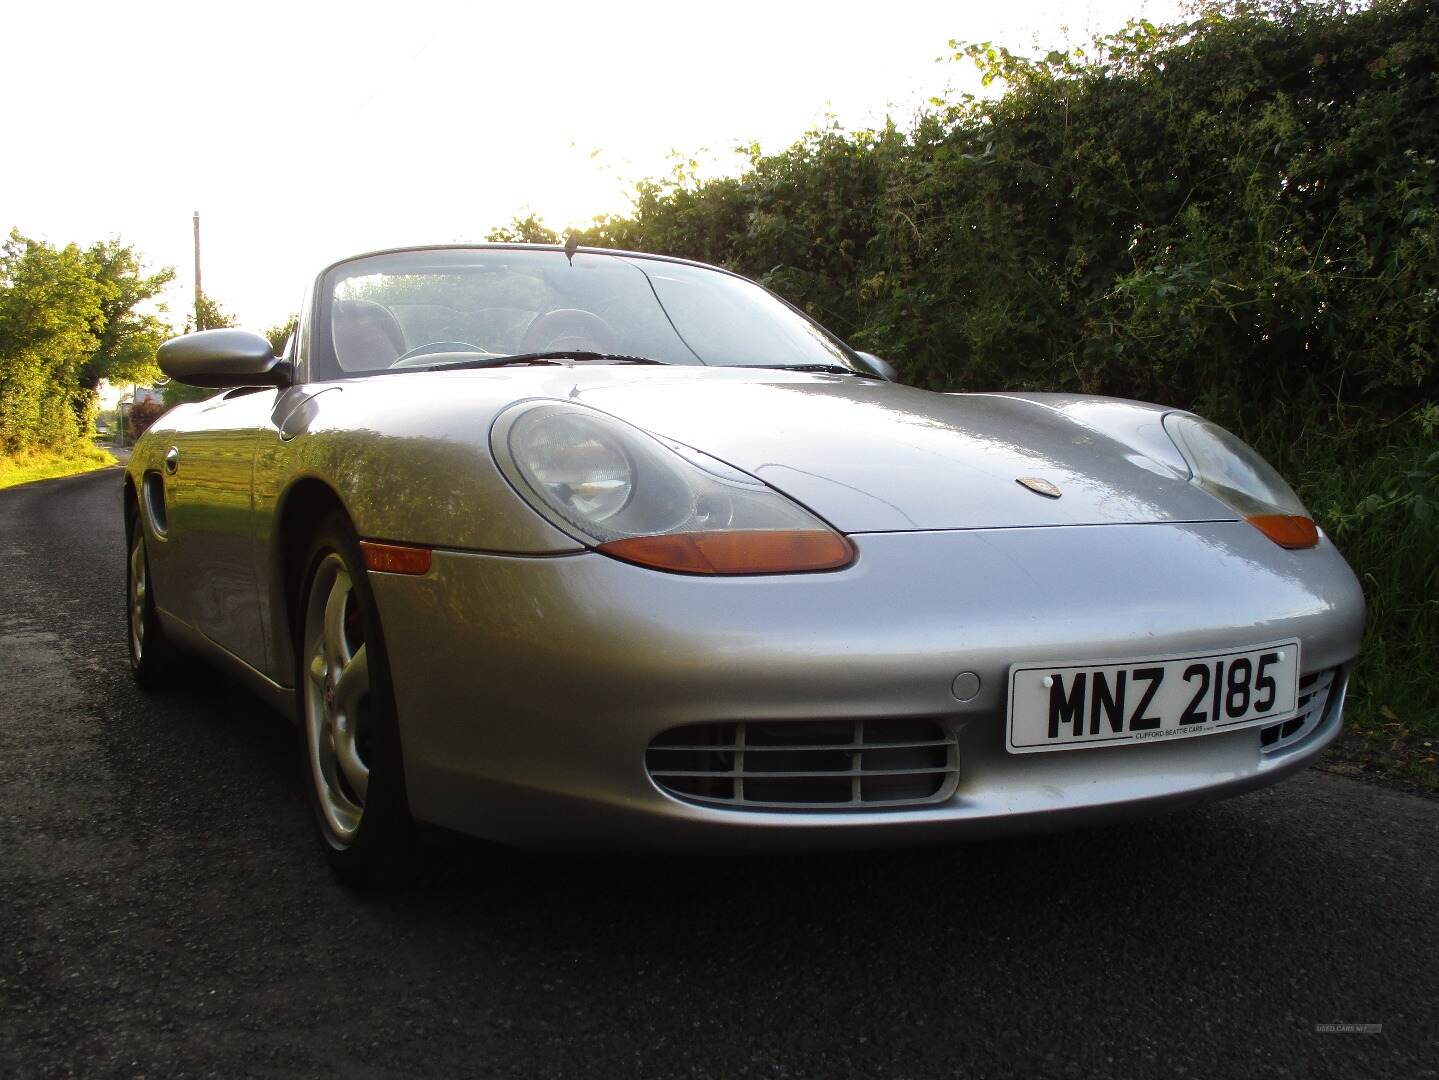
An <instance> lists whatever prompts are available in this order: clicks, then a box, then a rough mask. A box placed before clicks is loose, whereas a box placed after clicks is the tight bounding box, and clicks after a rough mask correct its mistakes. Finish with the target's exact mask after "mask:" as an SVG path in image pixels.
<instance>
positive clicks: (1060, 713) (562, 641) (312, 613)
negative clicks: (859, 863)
mask: <svg viewBox="0 0 1439 1080" xmlns="http://www.w3.org/2000/svg"><path fill="white" fill-rule="evenodd" d="M283 351H284V355H283V356H280V357H276V356H274V355H272V350H271V348H270V346H269V344H268V343H267V342H266V341H265V339H264V338H262V337H260V336H258V335H255V334H250V333H248V332H245V331H241V330H212V331H206V332H203V333H199V334H192V335H189V336H186V337H181V338H177V339H175V340H173V341H170V342H168V343H167V344H166V345H165V346H164V347H163V348H162V349H161V352H160V363H161V365H162V367H163V368H164V369H165V371H166V372H167V373H168V374H169V375H171V376H173V377H174V378H176V379H178V380H182V381H184V382H187V383H192V384H199V385H202V386H211V387H215V388H217V389H222V390H224V392H223V393H219V394H218V395H217V396H215V397H213V398H211V399H210V400H208V401H204V402H200V403H196V404H188V405H183V406H180V407H178V408H175V409H173V410H172V411H170V412H169V413H167V414H165V415H164V416H163V417H162V418H161V419H160V420H159V422H157V423H156V424H155V425H154V426H153V427H152V428H151V429H150V430H149V431H148V432H147V433H146V434H145V435H144V436H143V438H141V439H140V441H139V443H138V444H137V446H136V447H135V451H134V455H133V457H132V458H131V460H130V464H129V467H128V471H127V474H126V482H125V499H124V512H125V522H126V535H127V537H128V538H129V574H128V583H129V584H128V611H129V635H128V636H129V648H130V661H131V664H132V666H133V668H134V672H135V676H136V678H137V679H138V680H139V681H140V683H141V684H142V685H144V686H147V687H150V686H157V685H159V684H161V683H162V682H163V681H164V680H165V679H166V678H168V677H170V676H172V675H174V674H175V673H176V671H177V669H178V668H180V667H182V666H183V665H184V664H185V663H186V662H187V661H186V660H185V659H183V657H185V656H199V657H204V658H207V659H209V660H211V661H214V662H216V663H218V664H220V665H222V666H223V667H225V668H228V669H229V670H230V671H231V672H232V673H234V674H235V675H236V676H238V678H239V679H241V680H243V681H244V682H245V683H248V684H249V685H250V686H251V687H253V688H254V689H255V690H256V691H257V692H258V694H259V695H260V696H261V697H262V698H264V699H266V700H267V701H269V702H270V703H272V704H273V705H274V706H276V707H277V708H279V709H280V710H282V711H284V712H286V713H289V714H291V715H292V716H293V717H294V719H295V720H296V722H297V727H298V729H299V735H300V740H299V741H300V743H301V745H302V748H303V754H304V758H305V760H306V762H307V775H308V777H309V783H308V785H307V787H308V789H309V794H310V798H311V802H312V803H313V807H314V812H315V820H316V822H317V824H318V832H319V836H320V838H321V841H322V846H323V848H324V850H325V851H326V852H327V854H328V856H329V858H330V860H331V863H332V865H333V866H334V868H335V869H336V871H337V872H338V873H339V874H340V875H341V876H342V877H343V878H345V879H346V880H349V881H353V882H368V881H374V880H376V879H378V878H382V877H386V876H393V875H396V874H402V873H403V872H404V871H405V869H406V868H407V867H408V866H409V865H410V860H411V859H412V857H413V853H414V851H415V849H416V834H417V826H419V825H425V826H438V827H440V828H443V829H450V830H458V831H461V832H464V833H469V834H473V835H476V836H480V837H484V838H489V839H493V840H497V841H503V842H507V843H518V844H525V845H536V846H543V847H550V848H596V847H605V848H618V849H629V850H637V849H659V850H685V851H717V850H753V849H773V848H791V847H833V846H841V845H843V846H860V845H865V846H868V845H875V844H887V843H910V842H920V841H943V840H949V839H952V838H959V837H965V836H970V835H975V834H980V833H994V832H996V831H1003V830H1012V829H1020V828H1035V827H1053V826H1060V825H1069V824H1074V823H1083V822H1090V821H1099V820H1103V819H1106V818H1111V817H1117V816H1120V815H1124V814H1130V813H1135V812H1140V811H1149V810H1152V809H1154V808H1157V807H1161V806H1174V805H1182V804H1186V803H1191V802H1196V801H1199V800H1202V799H1208V798H1213V797H1216V796H1223V795H1230V794H1234V793H1237V792H1241V791H1245V790H1247V789H1250V788H1254V787H1257V786H1259V785H1262V784H1267V783H1270V782H1272V781H1274V780H1276V779H1278V778H1280V777H1282V776H1284V775H1285V774H1287V773H1290V772H1292V771H1294V770H1295V769H1297V768H1300V767H1302V766H1303V765H1305V764H1306V763H1308V762H1310V761H1312V760H1313V759H1314V757H1315V755H1317V754H1318V753H1319V752H1320V750H1321V749H1322V748H1323V747H1324V746H1325V745H1326V744H1327V743H1328V742H1330V741H1331V740H1332V739H1333V738H1334V737H1335V735H1336V734H1337V733H1338V731H1339V728H1340V713H1341V711H1342V708H1343V702H1344V692H1345V684H1346V679H1347V677H1348V673H1349V669H1350V666H1351V664H1352V662H1353V660H1354V658H1355V656H1356V654H1357V653H1358V649H1359V639H1360V631H1361V626H1362V622H1363V599H1362V595H1361V592H1360V588H1359V585H1358V583H1357V582H1356V580H1355V578H1354V575H1353V574H1352V573H1351V572H1350V569H1349V567H1348V566H1347V565H1346V564H1345V562H1344V560H1343V558H1342V557H1341V556H1340V555H1339V553H1338V552H1337V551H1336V550H1335V548H1334V546H1333V545H1332V544H1331V543H1330V542H1329V540H1328V539H1327V538H1326V537H1325V536H1324V534H1323V533H1322V532H1321V531H1320V530H1319V529H1318V528H1317V527H1316V526H1315V524H1314V523H1313V521H1312V520H1311V519H1310V517H1309V515H1308V514H1307V513H1306V511H1305V509H1304V507H1303V505H1301V503H1300V502H1299V500H1298V499H1297V498H1296V497H1295V495H1294V493H1293V492H1292V491H1291V490H1290V488H1289V487H1288V486H1287V485H1286V484H1285V482H1284V481H1283V480H1282V479H1281V478H1280V477H1279V476H1278V475H1277V474H1276V473H1275V471H1274V470H1273V469H1272V468H1271V467H1270V466H1269V465H1267V464H1266V463H1265V462H1264V461H1263V460H1261V459H1260V457H1259V456H1258V455H1257V454H1256V453H1255V452H1254V451H1253V450H1251V449H1250V448H1249V447H1247V446H1246V445H1245V444H1244V443H1242V442H1241V441H1240V440H1238V439H1237V438H1235V437H1234V436H1233V435H1231V434H1229V433H1228V432H1227V431H1225V430H1223V429H1222V428H1220V427H1217V426H1215V425H1214V424H1212V423H1210V422H1208V421H1206V420H1204V419H1201V418H1200V417H1197V416H1195V415H1193V414H1191V413H1187V412H1183V411H1177V410H1174V409H1167V408H1164V407H1162V406H1157V405H1148V404H1141V403H1138V402H1132V401H1122V400H1117V399H1113V398H1098V397H1084V396H1076V395H1067V394H1035V393H964V394H940V393H934V392H930V391H926V390H918V389H913V388H909V387H906V386H902V385H899V384H897V383H896V382H895V381H894V378H893V372H892V370H891V369H890V368H889V367H888V365H886V364H885V363H884V362H883V361H880V360H878V359H877V358H875V357H873V356H869V355H867V354H864V353H859V352H856V351H854V350H853V349H851V348H849V347H848V346H847V345H845V344H844V343H843V342H842V341H840V340H838V339H837V338H836V337H834V336H833V335H832V334H830V333H828V332H827V331H825V330H824V329H823V328H821V327H820V326H818V325H816V324H815V323H814V322H813V321H812V320H811V319H809V318H808V317H807V316H805V315H804V314H803V313H801V312H800V311H798V310H796V309H795V308H794V307H792V306H790V305H789V304H787V303H786V302H784V301H783V300H781V299H780V298H778V297H776V296H775V295H773V294H772V293H770V292H768V291H766V290H765V289H763V288H762V287H760V286H759V285H756V284H755V283H753V282H751V281H748V280H746V279H744V278H741V277H738V276H736V275H734V274H731V273H728V272H725V271H722V270H718V269H715V268H713V267H708V266H703V265H699V264H696V263H692V262H686V261H682V260H678V259H671V258H660V257H655V256H650V255H638V254H633V253H626V252H615V251H600V250H590V249H584V248H580V249H578V250H576V249H574V248H571V249H570V250H568V251H566V250H561V249H558V248H546V247H527V246H517V245H508V246H507V245H495V246H482V247H434V248H415V249H405V250H395V251H384V252H378V253H373V254H368V255H363V256H358V257H355V258H351V259H347V260H345V261H343V262H339V263H336V264H334V265H332V266H330V267H328V268H326V269H325V270H324V271H322V272H321V273H320V274H319V275H318V277H317V278H316V279H315V280H314V282H313V285H312V286H311V288H310V290H309V293H308V294H307V296H306V299H305V301H304V305H303V308H302V311H301V315H300V320H299V326H298V329H297V331H296V333H295V335H294V336H293V337H292V339H291V340H290V342H289V344H288V346H287V347H286V348H285V349H284V350H283ZM226 388H228V389H226Z"/></svg>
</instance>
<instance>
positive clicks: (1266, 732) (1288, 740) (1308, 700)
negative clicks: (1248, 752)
mask: <svg viewBox="0 0 1439 1080" xmlns="http://www.w3.org/2000/svg"><path fill="white" fill-rule="evenodd" d="M1333 685H1334V669H1333V668H1329V669H1328V670H1327V671H1317V672H1315V673H1314V674H1312V675H1305V676H1304V677H1303V678H1301V679H1300V680H1299V700H1298V702H1297V703H1296V704H1297V705H1298V706H1299V709H1298V711H1297V712H1296V713H1295V714H1294V715H1293V716H1291V717H1290V718H1289V719H1288V720H1285V721H1283V722H1282V723H1279V724H1270V725H1269V726H1268V727H1266V728H1260V729H1259V745H1260V747H1261V748H1262V749H1263V751H1264V752H1265V753H1266V754H1268V753H1273V752H1274V751H1275V750H1282V749H1284V748H1285V747H1288V746H1293V745H1294V744H1295V743H1297V742H1300V741H1302V740H1303V739H1305V738H1307V737H1308V736H1309V734H1310V733H1311V732H1312V731H1313V730H1314V729H1315V728H1317V727H1318V726H1319V722H1320V721H1321V720H1323V719H1324V713H1325V706H1327V705H1328V703H1329V688H1330V687H1331V686H1333Z"/></svg>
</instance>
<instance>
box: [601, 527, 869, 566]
mask: <svg viewBox="0 0 1439 1080" xmlns="http://www.w3.org/2000/svg"><path fill="white" fill-rule="evenodd" d="M598 550H600V551H602V552H604V553H605V554H606V555H611V556H613V557H614V558H616V559H623V560H624V561H625V562H631V563H636V564H638V565H640V566H648V567H651V568H652V569H655V570H673V571H675V572H676V573H680V574H798V573H803V572H805V571H809V570H838V569H839V568H840V567H841V566H848V565H849V564H850V563H852V562H853V561H854V545H853V544H851V543H850V542H849V541H848V540H847V539H845V538H844V537H843V536H840V535H839V534H838V533H833V532H827V531H825V530H822V529H809V530H778V529H774V530H770V529H741V530H736V531H734V532H712V533H670V534H668V535H665V536H635V537H631V538H629V539H627V540H611V541H610V542H609V543H607V544H601V545H600V546H599V549H598Z"/></svg>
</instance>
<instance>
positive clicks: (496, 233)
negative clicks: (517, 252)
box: [485, 211, 560, 244]
mask: <svg viewBox="0 0 1439 1080" xmlns="http://www.w3.org/2000/svg"><path fill="white" fill-rule="evenodd" d="M485 239H486V240H488V241H490V242H491V243H492V244H558V243H559V242H560V234H559V233H557V232H555V230H554V229H551V228H549V227H548V226H546V225H545V223H544V222H543V221H542V220H541V219H540V218H539V216H538V215H537V214H535V213H534V212H533V211H531V212H530V213H529V214H527V215H526V216H525V217H522V218H521V217H516V218H513V219H512V220H511V221H510V223H509V224H508V225H501V226H500V227H499V228H496V229H491V230H490V232H489V235H488V236H486V237H485Z"/></svg>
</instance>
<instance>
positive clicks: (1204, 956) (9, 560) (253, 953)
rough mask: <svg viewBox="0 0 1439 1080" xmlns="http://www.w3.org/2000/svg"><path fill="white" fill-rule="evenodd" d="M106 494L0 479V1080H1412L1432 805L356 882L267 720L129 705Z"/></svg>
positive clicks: (1339, 789) (482, 851)
mask: <svg viewBox="0 0 1439 1080" xmlns="http://www.w3.org/2000/svg"><path fill="white" fill-rule="evenodd" d="M119 485H120V476H119V473H118V471H116V470H110V471H107V472H103V473H97V474H92V475H90V476H86V477H81V478H75V479H70V480H58V481H47V482H44V483H41V484H35V485H31V486H28V487H24V488H19V489H14V490H11V491H6V492H0V553H3V557H4V568H5V572H4V578H3V586H0V588H3V592H0V596H3V602H0V688H3V689H2V690H0V1077H24V1076H52V1075H57V1076H58V1075H67V1074H74V1075H80V1076H108V1075H120V1076H141V1075H144V1076H148V1077H181V1076H222V1077H232V1076H242V1075H254V1076H344V1077H381V1076H434V1077H449V1076H469V1075H473V1076H521V1077H547V1076H605V1077H610V1076H613V1077H631V1076H633V1077H686V1078H688V1077H723V1078H735V1077H775V1078H781V1077H782V1078H795V1077H816V1078H832V1077H843V1076H859V1077H896V1078H900V1077H910V1078H918V1077H958V1076H974V1075H1017V1076H1025V1077H1045V1076H1075V1077H1101V1076H1119V1077H1139V1076H1149V1075H1153V1076H1166V1077H1196V1078H1204V1080H1209V1078H1214V1077H1220V1076H1236V1077H1246V1078H1250V1077H1263V1076H1323V1075H1329V1076H1344V1077H1371V1076H1392V1077H1405V1078H1416V1077H1435V1076H1439V918H1436V911H1439V801H1435V800H1429V799H1422V798H1418V797H1415V796H1411V795H1405V794H1401V793H1398V792H1395V791H1390V790H1387V789H1385V788H1381V787H1376V786H1370V785H1366V784H1362V783H1360V782H1357V781H1353V780H1348V779H1343V778H1340V777H1336V776H1331V775H1327V774H1323V773H1318V772H1312V771H1311V772H1309V773H1306V774H1304V775H1301V776H1299V777H1296V778H1294V779H1291V780H1290V781H1288V782H1286V783H1284V784H1281V785H1280V786H1279V787H1277V788H1272V789H1269V790H1267V791H1262V792H1258V793H1255V794H1252V795H1248V796H1245V797H1243V798H1239V799H1235V800H1232V801H1230V802H1227V803H1221V804H1218V805H1215V806H1212V807H1209V808H1206V809H1203V810H1199V811H1191V812H1185V813H1179V814H1174V815H1170V816H1165V817H1160V818H1157V819H1154V820H1151V821H1147V822H1144V823H1140V824H1136V825H1131V826H1126V827H1123V828H1111V829H1106V830H1103V831H1090V832H1078V833H1069V834H1066V835H1060V836H1051V837H1038V838H1033V839H1026V840H1020V841H1007V842H1004V843H987V844H972V845H969V846H964V847H954V848H947V849H938V850H917V851H903V852H888V853H882V854H855V855H847V856H827V857H822V858H783V859H779V858H774V859H728V860H700V859H694V860H690V859H665V860H657V859H647V860H605V861H593V860H592V861H584V860H573V859H555V858H540V857H531V856H521V855H517V854H507V853H497V852H495V851H493V850H491V849H489V848H486V847H484V846H482V845H478V844H475V845H459V846H456V847H454V848H453V849H451V850H447V851H445V852H443V854H442V855H441V856H440V857H439V858H437V859H436V860H435V862H436V866H435V868H434V869H433V870H432V871H431V872H430V874H429V875H428V876H427V878H426V880H425V881H424V882H423V883H422V884H421V885H420V886H418V887H416V888H415V889H414V890H413V891H411V892H408V893H405V894H402V895H397V896H387V897H379V898H375V897H359V896H355V895H351V894H350V893H347V892H346V891H345V890H344V889H342V888H341V887H340V886H338V885H337V884H335V883H334V881H333V880H332V879H331V878H330V877H329V875H328V872H327V870H326V868H325V866H324V865H323V863H322V861H321V859H320V857H319V854H318V852H317V851H316V850H315V848H314V841H313V839H312V836H311V824H310V821H309V820H308V817H307V814H308V811H307V808H306V806H305V803H304V801H303V793H302V790H301V787H300V776H299V773H298V771H297V762H298V755H297V753H296V751H295V750H294V744H293V741H292V736H291V734H290V732H289V729H288V727H287V726H286V724H285V723H284V722H283V721H281V720H280V719H278V718H277V717H275V716H273V715H271V714H268V713H267V712H265V710H264V709H263V707H261V706H260V705H258V704H257V703H256V702H254V701H252V700H251V699H249V698H248V697H246V696H245V695H244V693H243V692H242V691H240V690H239V689H238V688H236V687H235V686H233V685H227V684H225V683H223V682H220V681H219V680H217V679H216V680H210V681H209V682H208V683H204V682H202V683H199V684H197V685H196V686H195V687H193V688H187V689H183V690H177V691H172V692H170V693H167V694H165V695H163V696H155V697H147V696H145V695H142V694H141V693H139V692H138V691H137V690H136V689H135V688H134V686H133V685H132V683H131V681H130V677H129V674H128V671H127V669H126V663H125V647H124V643H123V637H122V634H123V629H122V627H123V611H124V606H123V599H122V593H123V584H124V568H123V546H124V545H123V539H122V530H121V525H120V516H119ZM1330 1023H1353V1024H1380V1025H1382V1031H1381V1032H1380V1033H1378V1034H1339V1033H1324V1032H1321V1031H1318V1030H1316V1025H1321V1024H1330Z"/></svg>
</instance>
